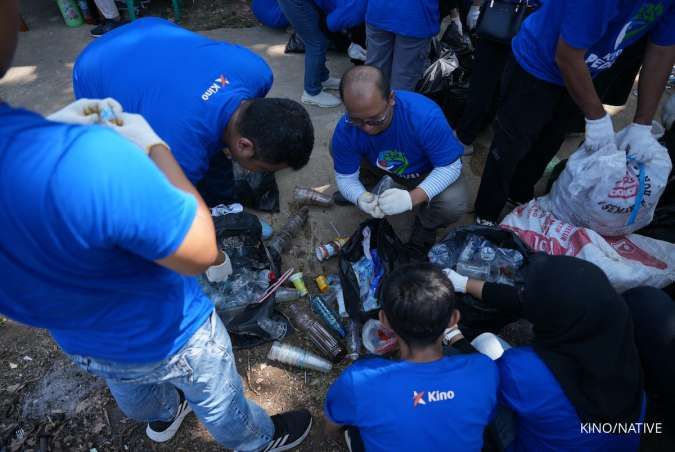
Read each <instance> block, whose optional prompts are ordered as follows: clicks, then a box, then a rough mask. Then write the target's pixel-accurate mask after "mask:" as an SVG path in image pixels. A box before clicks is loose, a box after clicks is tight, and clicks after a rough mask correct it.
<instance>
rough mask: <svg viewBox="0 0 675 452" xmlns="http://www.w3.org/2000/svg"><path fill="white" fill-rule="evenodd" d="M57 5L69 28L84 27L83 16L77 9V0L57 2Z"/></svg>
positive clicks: (59, 0) (57, 0)
mask: <svg viewBox="0 0 675 452" xmlns="http://www.w3.org/2000/svg"><path fill="white" fill-rule="evenodd" d="M56 5H57V6H58V7H59V10H60V11H61V16H63V20H64V21H65V22H66V25H67V26H69V27H79V26H80V25H82V22H83V20H82V14H80V9H79V8H78V7H77V3H76V2H75V0H56Z"/></svg>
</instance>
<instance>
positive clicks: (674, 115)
mask: <svg viewBox="0 0 675 452" xmlns="http://www.w3.org/2000/svg"><path fill="white" fill-rule="evenodd" d="M661 122H662V123H663V127H665V128H666V130H670V128H671V127H672V126H673V123H675V94H671V96H670V99H668V102H666V104H665V105H664V106H663V108H662V109H661Z"/></svg>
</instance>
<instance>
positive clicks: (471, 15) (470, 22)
mask: <svg viewBox="0 0 675 452" xmlns="http://www.w3.org/2000/svg"><path fill="white" fill-rule="evenodd" d="M478 16H480V6H477V5H471V8H469V12H468V14H467V15H466V26H467V27H469V30H473V29H474V28H476V25H477V24H478Z"/></svg>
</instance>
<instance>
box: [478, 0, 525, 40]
mask: <svg viewBox="0 0 675 452" xmlns="http://www.w3.org/2000/svg"><path fill="white" fill-rule="evenodd" d="M526 12H527V2H518V3H513V2H510V1H508V0H490V1H489V2H487V3H486V4H485V6H484V7H483V10H482V11H481V14H480V17H479V18H478V24H477V25H476V33H478V36H480V37H481V38H484V39H489V40H492V41H498V42H504V43H509V42H511V39H512V38H513V37H514V36H515V35H516V34H517V33H518V31H519V30H520V26H521V25H522V24H523V20H525V14H526Z"/></svg>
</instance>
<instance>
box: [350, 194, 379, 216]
mask: <svg viewBox="0 0 675 452" xmlns="http://www.w3.org/2000/svg"><path fill="white" fill-rule="evenodd" d="M356 205H357V206H358V207H359V209H361V210H362V211H363V212H365V213H367V214H368V215H370V216H371V217H373V218H384V212H382V210H381V209H380V207H379V206H378V205H377V197H376V196H375V195H374V194H372V193H370V192H367V191H366V192H363V193H362V194H361V196H359V199H358V200H357V201H356Z"/></svg>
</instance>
